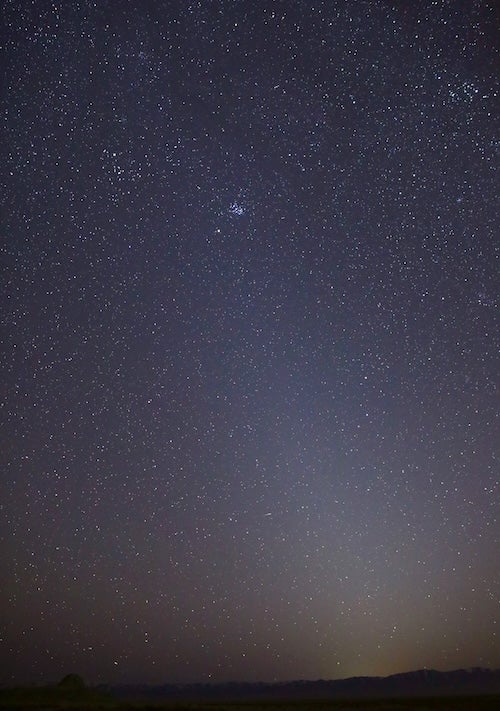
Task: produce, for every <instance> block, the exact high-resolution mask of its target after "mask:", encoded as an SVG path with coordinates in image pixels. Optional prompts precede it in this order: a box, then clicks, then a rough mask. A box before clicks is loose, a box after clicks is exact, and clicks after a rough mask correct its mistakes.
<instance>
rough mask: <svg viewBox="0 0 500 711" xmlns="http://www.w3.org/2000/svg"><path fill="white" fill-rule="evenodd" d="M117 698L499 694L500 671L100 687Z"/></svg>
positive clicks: (235, 698) (220, 698) (312, 697)
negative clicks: (272, 681)
mask: <svg viewBox="0 0 500 711" xmlns="http://www.w3.org/2000/svg"><path fill="white" fill-rule="evenodd" d="M106 690H108V691H111V692H112V693H113V694H114V695H116V696H118V697H120V698H127V697H139V696H140V697H142V698H155V699H182V700H200V701H201V700H225V701H229V700H244V699H245V700H253V699H290V700H294V699H297V700H300V699H338V698H356V697H373V698H377V697H378V698H382V697H395V696H401V697H403V696H450V695H460V696H463V695H473V694H474V695H482V694H500V669H482V668H480V667H475V668H473V669H457V670H456V671H448V672H440V671H435V670H434V669H420V670H418V671H412V672H407V673H404V674H393V675H392V676H387V677H374V676H361V677H351V678H349V679H336V680H331V681H328V680H323V679H319V680H318V681H290V682H280V683H263V682H262V683H240V682H228V683H225V684H164V685H162V686H146V685H134V686H132V685H127V686H112V687H109V686H108V687H106Z"/></svg>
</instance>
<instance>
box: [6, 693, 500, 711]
mask: <svg viewBox="0 0 500 711" xmlns="http://www.w3.org/2000/svg"><path fill="white" fill-rule="evenodd" d="M22 709H25V710H28V709H30V710H32V711H33V710H34V709H37V710H40V711H62V710H63V709H65V710H67V711H148V709H150V710H151V711H153V710H154V711H160V710H161V709H164V710H165V711H364V710H366V711H493V710H494V709H495V710H496V709H500V695H492V696H490V695H488V696H455V697H445V698H424V697H422V698H414V699H410V698H403V699H398V698H394V699H353V700H341V699H335V700H329V701H319V700H314V701H307V700H301V701H286V700H281V701H264V700H260V701H249V702H241V701H238V702H234V703H233V702H227V703H216V702H210V701H200V702H197V703H195V702H192V703H187V702H186V703H183V704H181V703H179V702H174V701H169V702H166V701H152V700H150V699H148V700H144V699H143V700H141V699H135V700H133V699H129V700H126V701H125V700H119V699H116V698H114V697H113V696H111V695H110V694H105V693H101V692H96V691H94V690H89V689H84V690H78V691H66V690H64V691H63V690H61V689H57V688H36V689H35V688H33V689H2V690H0V710H1V711H16V710H22Z"/></svg>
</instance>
